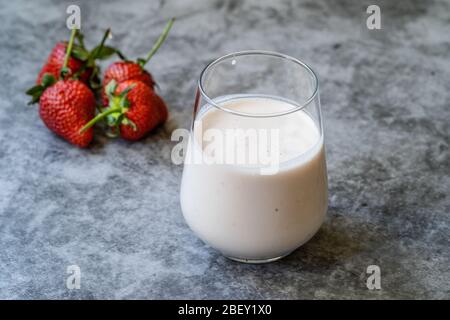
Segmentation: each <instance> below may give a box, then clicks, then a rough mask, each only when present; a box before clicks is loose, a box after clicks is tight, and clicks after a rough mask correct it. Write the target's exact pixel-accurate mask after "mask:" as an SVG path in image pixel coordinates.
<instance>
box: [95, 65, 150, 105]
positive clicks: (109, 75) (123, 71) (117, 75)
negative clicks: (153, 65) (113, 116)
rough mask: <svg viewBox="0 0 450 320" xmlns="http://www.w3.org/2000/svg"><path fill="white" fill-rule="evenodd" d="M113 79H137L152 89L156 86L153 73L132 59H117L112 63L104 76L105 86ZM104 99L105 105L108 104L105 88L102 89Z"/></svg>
mask: <svg viewBox="0 0 450 320" xmlns="http://www.w3.org/2000/svg"><path fill="white" fill-rule="evenodd" d="M111 80H115V81H116V82H117V83H119V82H122V81H125V80H137V81H141V82H143V83H145V84H146V85H147V86H148V87H149V88H151V89H152V90H153V88H154V86H155V81H154V80H153V77H152V76H151V74H150V73H149V72H148V71H147V70H145V69H143V68H142V67H141V66H140V65H139V64H138V63H136V62H132V61H117V62H114V63H112V64H110V65H109V66H108V68H106V70H105V74H104V76H103V88H106V85H107V84H108V83H110V82H111ZM102 101H103V105H104V106H107V105H108V96H107V94H106V92H105V90H102Z"/></svg>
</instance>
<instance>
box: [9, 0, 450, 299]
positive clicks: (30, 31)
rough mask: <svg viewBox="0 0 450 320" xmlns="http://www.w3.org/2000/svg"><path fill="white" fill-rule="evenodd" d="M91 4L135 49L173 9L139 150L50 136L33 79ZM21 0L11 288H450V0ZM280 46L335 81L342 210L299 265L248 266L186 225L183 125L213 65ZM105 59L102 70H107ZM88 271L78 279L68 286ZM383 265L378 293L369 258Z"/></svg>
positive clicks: (25, 291)
mask: <svg viewBox="0 0 450 320" xmlns="http://www.w3.org/2000/svg"><path fill="white" fill-rule="evenodd" d="M69 3H78V4H79V5H80V7H81V11H82V24H83V27H84V30H87V31H85V32H86V41H87V43H88V44H91V45H92V44H93V43H95V42H96V41H98V39H99V38H100V37H101V33H102V32H103V30H104V29H105V28H107V27H109V26H111V27H112V29H113V33H114V38H113V39H112V40H111V43H112V44H114V45H118V46H120V47H121V48H122V50H123V51H124V52H125V53H126V54H127V55H128V56H132V57H137V56H142V55H144V54H145V53H146V51H147V50H148V49H149V48H150V47H151V44H152V42H153V40H154V39H155V38H156V37H157V35H158V34H159V32H160V31H161V29H162V27H163V25H164V23H165V21H166V20H167V19H168V18H169V17H170V16H177V17H178V21H177V22H176V24H175V26H174V28H173V30H172V32H171V34H170V36H169V38H168V41H167V43H165V44H164V46H163V48H162V49H161V51H160V52H159V53H158V54H157V55H156V56H155V57H154V59H153V60H152V61H151V63H150V64H149V66H148V67H149V69H150V71H151V72H152V73H153V75H154V77H155V78H156V80H157V81H158V83H159V85H160V89H161V90H160V92H161V95H162V96H163V97H164V99H165V100H166V101H167V103H168V105H169V106H170V113H171V118H170V121H169V122H168V123H166V125H165V126H164V128H161V129H159V130H158V131H157V132H156V133H155V134H153V135H151V136H149V137H148V138H146V139H144V140H142V141H141V142H137V143H127V142H124V141H120V140H115V141H108V139H107V138H106V137H103V136H101V135H97V137H96V138H95V141H94V143H93V145H92V147H91V148H90V149H87V150H81V149H78V148H76V147H73V146H71V145H69V144H67V143H66V142H64V141H63V140H61V139H59V138H57V137H56V136H54V135H53V134H52V133H50V132H49V131H48V130H47V129H46V128H45V127H44V125H43V124H42V123H41V121H40V119H39V117H38V114H37V109H36V108H35V107H27V106H26V102H27V99H28V98H27V97H26V96H25V95H24V94H23V91H24V90H25V88H27V87H29V86H30V85H32V83H33V81H34V79H35V77H36V73H37V71H38V69H39V67H40V65H41V64H42V63H43V61H44V59H45V57H46V56H47V54H48V52H49V50H50V48H51V47H52V46H53V44H54V43H55V41H57V40H59V39H66V38H67V37H68V31H67V29H65V18H66V14H65V9H66V7H67V5H68V4H69ZM376 3H377V4H378V5H379V6H380V7H381V10H382V30H378V31H369V30H367V28H366V27H365V19H366V16H367V14H366V13H365V9H366V8H367V5H369V4H372V2H367V1H350V0H339V1H324V0H320V1H316V0H309V1H256V0H253V1H206V0H199V1H193V0H192V1H182V0H176V1H175V0H171V1H163V0H161V1H144V0H142V1H131V0H130V1H108V2H107V1H89V2H88V1H83V2H76V1H70V2H68V1H47V0H42V1H23V0H21V1H6V0H2V1H1V3H0V6H1V10H0V25H1V32H0V43H1V46H0V61H1V66H0V81H1V85H0V92H1V97H2V99H1V100H0V109H1V113H0V133H1V134H0V146H1V148H0V298H3V299H17V298H21V299H41V298H51V299H54V298H63V299H91V298H92V299H103V298H106V299H122V298H127V299H134V298H144V299H154V298H163V299H166V298H167V299H179V298H198V299H204V298H224V299H228V298H235V299H247V298H251V299H253V298H256V299H259V298H262V299H265V298H274V299H297V298H301V299H303V298H318V299H324V298H338V299H347V298H369V299H381V298H383V299H384V298H386V299H392V298H450V252H449V248H450V241H449V235H450V216H449V214H450V200H449V189H450V178H449V173H450V152H449V137H450V132H449V123H450V60H449V52H450V38H449V30H450V18H449V17H450V15H449V12H450V3H449V1H444V0H441V1H437V0H436V1H419V0H411V1H376ZM244 49H265V50H272V51H280V52H283V53H286V54H289V55H292V56H295V57H298V58H300V59H303V60H304V61H305V62H307V63H309V64H310V65H311V66H312V67H313V68H314V69H315V70H316V72H317V73H318V75H319V78H320V81H321V98H322V106H323V114H324V121H325V135H326V143H327V157H328V173H329V184H330V185H329V191H330V199H329V203H330V207H329V212H328V217H327V220H326V222H325V224H324V225H323V227H322V228H321V230H320V231H319V232H318V234H317V235H316V236H315V237H314V238H313V239H312V240H311V241H310V242H309V243H307V244H306V245H305V246H303V247H302V248H300V249H299V250H297V251H296V252H294V253H293V254H292V255H290V256H289V257H287V258H285V259H283V260H281V261H279V262H276V263H273V264H268V265H244V264H240V263H236V262H232V261H229V260H227V259H226V258H224V257H222V256H221V255H220V254H219V253H217V252H216V251H214V250H212V249H210V248H208V247H207V246H206V245H204V244H203V243H202V242H201V241H200V240H199V239H197V238H196V237H195V235H194V234H193V233H192V232H191V231H190V230H189V228H188V227H187V225H186V224H185V222H184V221H183V218H182V215H181V211H180V205H179V183H180V178H181V172H182V168H181V167H180V166H176V165H173V164H172V163H171V161H170V151H171V148H172V147H173V145H174V143H173V142H171V141H170V134H171V132H172V130H174V129H175V128H178V127H188V125H189V122H190V120H191V114H192V110H191V107H192V104H193V100H194V92H195V86H196V81H197V78H198V76H199V73H200V70H201V69H202V67H203V66H205V64H206V63H207V62H209V61H210V60H211V59H213V58H215V57H218V56H220V55H223V54H225V53H229V52H232V51H237V50H244ZM104 65H105V64H103V66H104ZM73 264H76V265H78V266H80V268H81V272H82V278H81V288H80V289H79V290H68V289H67V288H66V278H67V276H68V275H67V274H66V268H67V266H68V265H73ZM371 264H376V265H379V266H380V268H381V277H382V278H381V285H382V289H381V290H374V291H371V290H368V289H367V288H366V278H367V274H366V268H367V266H368V265H371Z"/></svg>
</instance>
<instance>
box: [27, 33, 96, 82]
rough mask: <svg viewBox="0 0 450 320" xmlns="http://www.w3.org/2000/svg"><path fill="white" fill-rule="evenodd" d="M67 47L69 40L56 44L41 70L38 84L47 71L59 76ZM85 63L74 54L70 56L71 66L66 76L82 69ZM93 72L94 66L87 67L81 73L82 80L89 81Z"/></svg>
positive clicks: (69, 63) (56, 76)
mask: <svg viewBox="0 0 450 320" xmlns="http://www.w3.org/2000/svg"><path fill="white" fill-rule="evenodd" d="M66 49H67V42H58V43H57V44H56V45H55V47H54V48H53V49H52V51H51V53H50V55H49V56H48V59H47V62H46V63H45V65H44V66H43V67H42V69H41V71H40V72H39V75H38V78H37V80H36V84H40V83H41V82H42V77H43V76H44V74H46V73H49V74H51V75H52V76H54V77H55V78H56V79H58V78H59V73H60V71H61V68H62V66H63V64H64V57H65V55H66ZM83 65H84V62H83V61H81V60H78V59H76V58H74V57H73V56H71V57H69V61H68V63H67V67H68V68H69V71H68V72H67V74H66V77H67V78H68V77H70V76H72V75H73V74H74V73H76V72H78V71H80V69H81V68H82V67H83ZM91 74H92V68H86V70H85V71H83V72H82V73H81V74H80V80H81V81H83V82H85V83H88V81H89V78H90V76H91Z"/></svg>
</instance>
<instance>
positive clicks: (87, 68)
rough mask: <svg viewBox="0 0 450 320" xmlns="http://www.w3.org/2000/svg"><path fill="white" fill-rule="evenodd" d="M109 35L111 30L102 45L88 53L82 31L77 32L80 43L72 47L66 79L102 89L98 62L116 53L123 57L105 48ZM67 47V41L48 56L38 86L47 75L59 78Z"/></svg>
mask: <svg viewBox="0 0 450 320" xmlns="http://www.w3.org/2000/svg"><path fill="white" fill-rule="evenodd" d="M109 33H110V30H109V29H108V30H106V32H105V34H104V35H103V39H102V41H101V42H100V44H99V45H98V46H96V47H95V48H94V49H92V50H91V51H88V50H87V49H86V48H85V47H84V42H83V35H82V34H81V33H80V31H77V34H76V39H77V40H78V43H77V44H75V43H74V44H73V45H72V50H71V54H70V56H69V58H68V61H67V66H66V70H64V71H65V74H64V78H65V79H68V78H74V77H76V78H78V79H80V80H81V81H83V82H84V83H86V84H87V85H88V86H90V87H91V88H92V89H96V88H98V87H100V80H99V78H98V75H99V73H100V70H99V67H98V66H97V64H96V60H97V59H106V58H109V57H110V56H111V55H112V54H114V53H116V54H118V55H119V56H120V57H123V56H122V55H121V53H120V52H119V51H118V50H117V49H115V48H112V47H109V46H105V41H106V39H107V37H108V35H109ZM67 46H68V43H67V41H61V42H58V43H57V44H56V45H55V47H54V48H53V49H52V51H51V53H50V55H49V56H48V59H47V62H46V63H45V65H44V66H43V67H42V69H41V71H40V72H39V75H38V78H37V80H36V84H37V85H39V84H41V82H42V77H43V76H44V75H45V74H46V73H49V74H51V75H53V76H54V77H55V78H56V79H58V78H59V76H60V72H61V69H62V67H63V64H64V59H65V56H66V53H67Z"/></svg>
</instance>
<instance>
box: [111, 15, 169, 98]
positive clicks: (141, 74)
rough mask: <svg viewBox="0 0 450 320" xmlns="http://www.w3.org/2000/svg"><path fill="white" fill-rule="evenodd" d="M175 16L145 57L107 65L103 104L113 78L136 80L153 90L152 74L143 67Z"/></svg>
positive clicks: (162, 40) (158, 45) (167, 31)
mask: <svg viewBox="0 0 450 320" xmlns="http://www.w3.org/2000/svg"><path fill="white" fill-rule="evenodd" d="M174 21H175V18H172V19H170V20H169V22H168V23H167V25H166V27H165V28H164V30H163V32H162V34H161V35H160V37H159V38H158V40H157V41H156V42H155V44H154V45H153V48H152V49H151V50H150V52H149V53H148V55H147V57H146V58H145V59H141V58H139V59H137V61H136V62H134V61H118V62H114V63H112V64H111V65H109V66H108V68H106V70H105V74H104V76H103V90H102V102H103V105H104V106H107V105H108V95H107V94H106V92H105V88H106V86H107V85H108V84H109V83H110V82H111V80H115V81H116V82H117V83H120V82H122V81H125V80H138V81H141V82H143V83H145V84H146V85H147V86H148V87H149V88H151V89H152V90H153V88H154V86H155V81H154V80H153V77H152V75H151V74H150V73H149V72H148V71H147V70H145V69H144V67H145V64H146V63H147V62H148V61H149V60H150V59H151V57H152V56H153V55H154V54H155V53H156V51H158V49H159V48H160V47H161V45H162V43H163V42H164V40H165V39H166V37H167V35H168V34H169V31H170V28H171V27H172V25H173V22H174Z"/></svg>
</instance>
